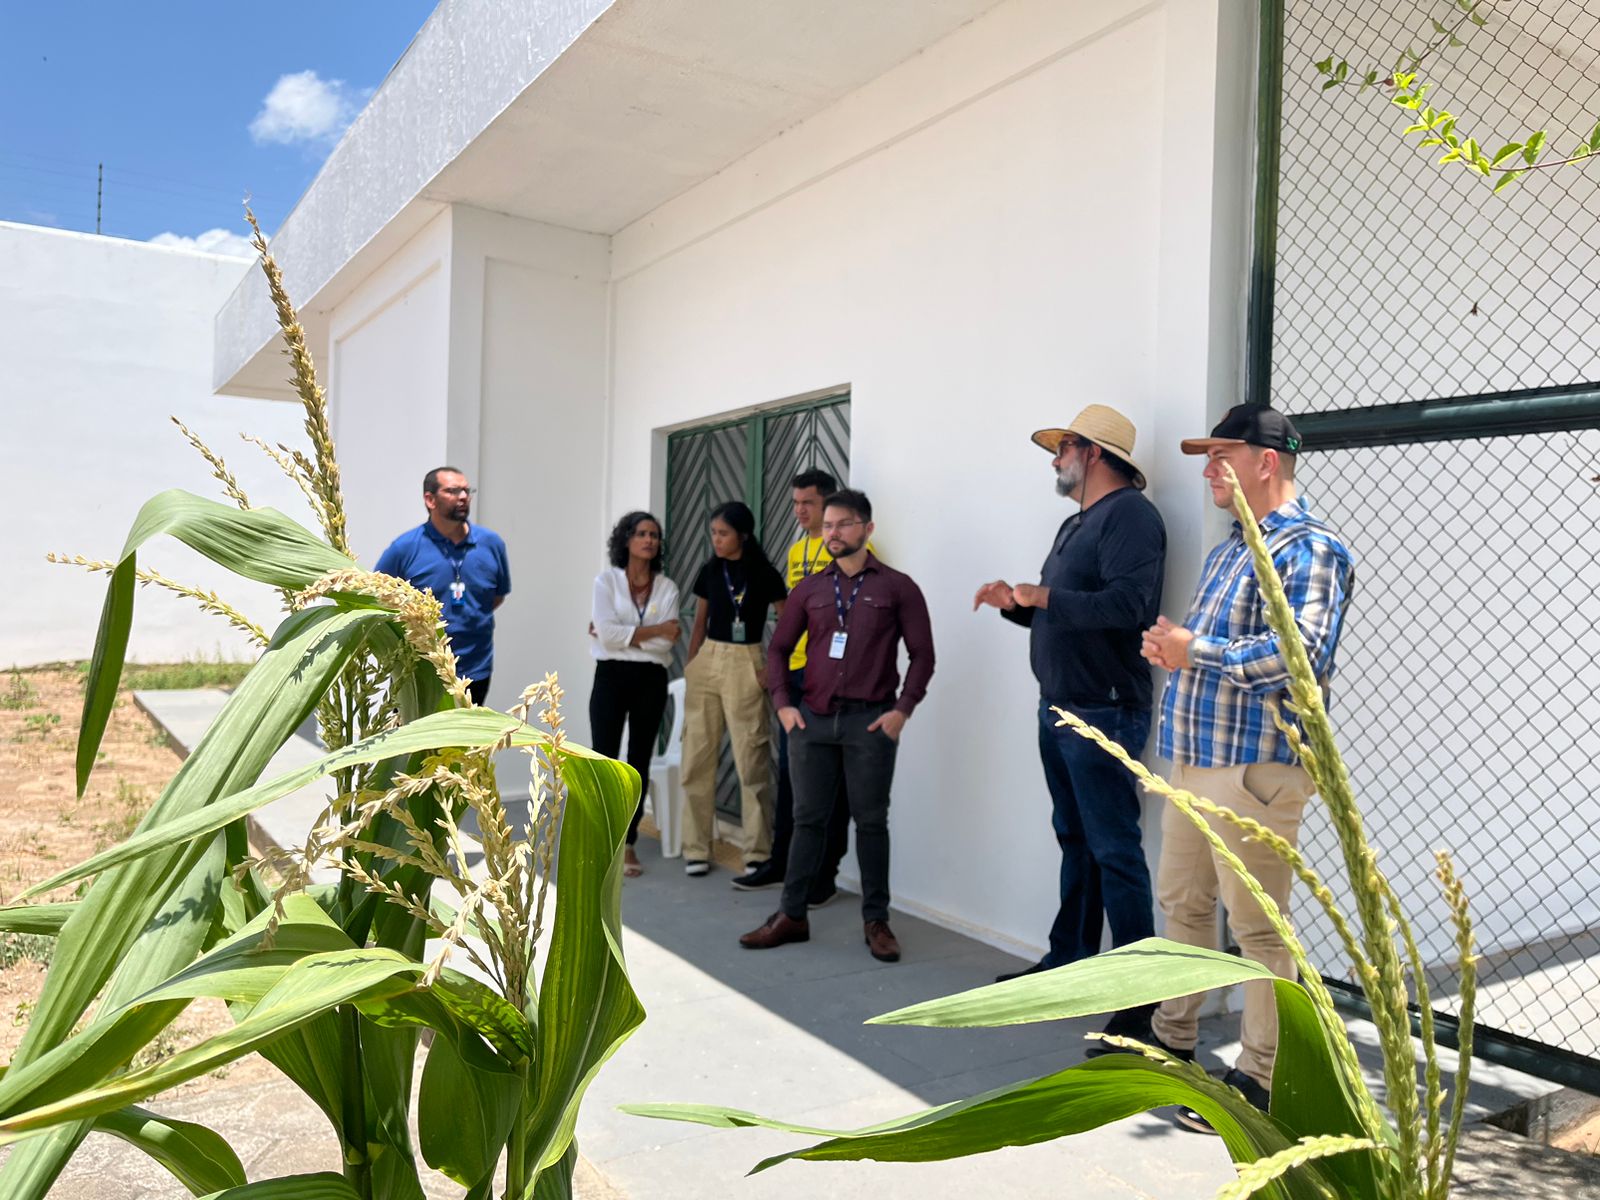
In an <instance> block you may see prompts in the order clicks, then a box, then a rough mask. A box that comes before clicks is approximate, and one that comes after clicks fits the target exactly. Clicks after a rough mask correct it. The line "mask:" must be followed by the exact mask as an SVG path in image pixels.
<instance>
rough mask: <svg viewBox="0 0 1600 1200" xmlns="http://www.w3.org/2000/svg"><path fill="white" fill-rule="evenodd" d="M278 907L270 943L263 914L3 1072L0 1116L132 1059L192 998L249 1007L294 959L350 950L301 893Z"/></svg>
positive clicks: (89, 1082)
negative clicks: (265, 940) (279, 921)
mask: <svg viewBox="0 0 1600 1200" xmlns="http://www.w3.org/2000/svg"><path fill="white" fill-rule="evenodd" d="M284 911H285V920H284V923H283V925H282V926H281V927H280V929H279V930H278V936H277V938H276V939H274V942H273V945H272V946H271V947H270V948H266V947H264V946H263V945H262V936H263V930H264V929H265V926H266V923H267V917H268V915H269V914H267V913H262V914H261V915H260V916H259V917H258V918H257V919H256V920H255V921H253V922H252V923H251V924H250V925H249V926H247V927H246V928H245V929H244V930H242V931H241V932H240V933H239V934H237V935H235V936H234V937H233V938H230V939H229V940H228V941H226V942H223V943H222V944H220V945H218V946H217V947H216V948H214V949H213V950H212V951H211V952H210V953H209V954H207V955H205V957H203V958H202V959H200V960H199V961H198V962H196V963H194V964H193V965H192V966H189V967H187V968H185V969H184V970H181V971H179V972H178V973H177V974H175V975H174V976H172V977H171V978H170V979H168V980H166V981H164V982H163V983H161V984H160V985H159V986H157V987H155V988H152V989H150V990H149V991H146V992H145V993H143V994H142V995H140V996H139V997H137V998H136V999H134V1000H132V1001H130V1002H129V1003H128V1004H126V1005H123V1006H122V1007H121V1008H119V1009H116V1010H115V1011H110V1012H106V1013H103V1014H102V1015H101V1016H100V1017H99V1018H98V1019H96V1020H95V1021H94V1022H92V1023H91V1024H90V1025H88V1026H87V1027H85V1028H84V1029H83V1030H82V1031H81V1032H79V1033H77V1034H76V1035H74V1036H73V1037H71V1038H68V1039H67V1040H66V1041H65V1042H63V1043H62V1044H61V1045H59V1046H56V1047H54V1048H53V1049H51V1050H49V1051H47V1052H46V1053H44V1054H43V1055H41V1056H40V1057H38V1058H36V1059H34V1060H32V1061H30V1062H27V1063H24V1064H22V1065H20V1066H14V1067H13V1068H12V1069H11V1070H9V1071H7V1072H6V1074H5V1076H4V1077H3V1078H0V1114H3V1115H9V1114H11V1113H16V1112H20V1111H23V1110H25V1109H28V1108H37V1107H39V1106H41V1105H44V1104H48V1103H51V1102H54V1101H56V1100H60V1099H62V1098H64V1097H66V1096H69V1095H71V1094H72V1093H74V1092H76V1091H78V1090H81V1089H84V1088H91V1087H95V1086H97V1085H99V1084H100V1083H101V1082H103V1081H104V1080H105V1079H107V1078H109V1077H110V1076H111V1075H112V1074H114V1073H115V1072H116V1071H118V1070H119V1069H121V1068H122V1067H123V1066H124V1065H125V1064H127V1063H128V1062H129V1061H131V1060H132V1058H133V1057H134V1055H136V1054H137V1053H138V1052H139V1051H140V1050H141V1049H143V1048H144V1046H146V1045H147V1044H148V1043H149V1042H150V1041H151V1040H152V1039H153V1038H154V1037H155V1036H156V1034H158V1033H160V1032H161V1030H162V1029H164V1028H165V1027H166V1026H167V1024H168V1023H170V1021H171V1019H172V1017H173V1016H175V1015H176V1014H177V1013H178V1012H180V1011H182V1009H183V1008H184V1007H185V1006H186V1005H187V1004H188V1002H189V1001H191V1000H194V999H196V998H198V997H201V996H209V997H215V998H217V999H222V1000H228V1001H240V1002H245V1003H247V1004H254V1003H256V1002H258V1001H260V1000H261V998H262V997H263V996H265V995H266V994H267V992H269V991H270V990H271V989H272V988H273V987H274V986H275V985H276V984H277V983H278V982H279V980H281V979H282V978H283V975H284V973H285V972H286V971H287V970H288V969H289V967H290V966H292V965H293V964H294V963H295V962H297V961H299V960H300V959H302V958H305V957H307V956H308V955H311V954H318V953H326V952H330V951H335V950H341V949H350V948H351V942H350V939H349V938H348V937H346V936H345V935H344V933H343V931H341V930H340V929H339V927H338V926H336V925H334V924H333V922H331V921H330V920H329V919H328V918H327V916H326V915H325V914H324V913H323V912H322V910H321V909H320V908H318V907H317V906H316V905H315V904H314V903H312V902H311V901H310V900H308V899H306V898H305V897H304V896H290V897H287V898H286V900H285V902H284Z"/></svg>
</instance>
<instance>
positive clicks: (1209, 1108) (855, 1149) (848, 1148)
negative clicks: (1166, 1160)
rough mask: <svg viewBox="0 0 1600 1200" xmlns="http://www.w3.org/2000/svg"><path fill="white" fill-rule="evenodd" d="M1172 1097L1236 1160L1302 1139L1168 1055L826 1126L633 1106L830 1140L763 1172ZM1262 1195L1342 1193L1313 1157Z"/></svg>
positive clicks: (907, 1158)
mask: <svg viewBox="0 0 1600 1200" xmlns="http://www.w3.org/2000/svg"><path fill="white" fill-rule="evenodd" d="M1168 1104H1183V1105H1188V1106H1191V1107H1193V1108H1194V1109H1195V1110H1196V1111H1198V1112H1199V1113H1200V1114H1201V1115H1202V1116H1204V1117H1205V1118H1206V1119H1207V1120H1208V1121H1210V1122H1211V1124H1212V1126H1213V1128H1215V1129H1216V1130H1217V1132H1218V1133H1219V1134H1220V1135H1221V1137H1222V1141H1223V1143H1224V1145H1226V1147H1227V1149H1228V1153H1229V1155H1230V1156H1231V1157H1232V1159H1233V1161H1234V1162H1238V1163H1245V1162H1253V1161H1255V1160H1256V1159H1260V1158H1265V1157H1267V1156H1269V1155H1272V1154H1276V1153H1278V1152H1280V1151H1282V1150H1285V1149H1287V1148H1288V1147H1289V1145H1290V1144H1291V1143H1292V1140H1293V1139H1292V1138H1290V1137H1289V1136H1288V1135H1287V1134H1286V1133H1285V1131H1284V1130H1283V1129H1282V1128H1280V1126H1279V1125H1278V1124H1277V1123H1276V1122H1275V1121H1273V1120H1272V1118H1270V1117H1268V1116H1267V1115H1266V1114H1264V1113H1262V1112H1260V1111H1258V1110H1257V1109H1255V1108H1254V1107H1252V1106H1251V1105H1250V1103H1249V1102H1248V1101H1246V1100H1245V1099H1244V1098H1243V1097H1242V1096H1240V1095H1239V1094H1238V1093H1236V1092H1234V1091H1233V1090H1232V1089H1230V1088H1227V1087H1224V1086H1223V1085H1222V1084H1221V1083H1218V1082H1217V1081H1216V1080H1212V1079H1209V1078H1208V1077H1207V1076H1206V1074H1205V1072H1203V1071H1201V1070H1200V1069H1199V1068H1198V1067H1195V1066H1193V1065H1192V1064H1158V1063H1155V1062H1152V1061H1150V1060H1148V1059H1145V1058H1143V1057H1140V1056H1138V1055H1131V1054H1112V1055H1106V1056H1105V1057H1103V1058H1095V1059H1090V1060H1089V1061H1088V1062H1085V1063H1081V1064H1079V1065H1078V1066H1074V1067H1068V1068H1067V1069H1066V1070H1064V1071H1058V1072H1056V1073H1055V1074H1053V1075H1046V1076H1044V1077H1042V1078H1040V1079H1034V1080H1029V1081H1027V1082H1024V1083H1016V1084H1010V1085H1008V1086H1006V1087H1002V1088H996V1089H995V1090H993V1091H989V1092H985V1093H983V1094H982V1095H979V1096H973V1097H971V1098H969V1099H966V1100H960V1101H956V1102H955V1103H951V1104H943V1105H939V1106H938V1107H935V1108H930V1109H925V1110H924V1111H922V1112H919V1113H913V1114H911V1115H910V1116H906V1117H901V1118H897V1119H895V1120H891V1121H885V1122H882V1123H880V1124H877V1125H870V1126H867V1127H866V1128H863V1129H854V1130H838V1129H821V1128H817V1127H815V1126H810V1125H799V1124H794V1123H791V1122H787V1121H776V1120H773V1119H771V1118H768V1117H762V1116H758V1115H756V1114H754V1113H749V1112H744V1111H742V1110H740V1109H733V1108H724V1107H721V1106H714V1105H695V1104H629V1105H624V1106H623V1111H624V1112H628V1113H632V1114H634V1115H635V1116H643V1117H655V1118H658V1119H663V1120H672V1121H688V1122H691V1123H694V1124H699V1125H709V1126H712V1127H714V1128H721V1129H737V1128H752V1127H759V1128H765V1129H777V1130H782V1131H784V1132H788V1133H797V1134H805V1135H809V1136H813V1137H822V1138H825V1139H826V1140H825V1141H822V1142H820V1143H818V1144H816V1145H813V1146H809V1147H807V1148H805V1149H803V1150H796V1151H791V1152H790V1153H787V1154H780V1155H776V1156H774V1157H772V1158H768V1159H765V1160H764V1161H762V1162H761V1163H759V1164H758V1165H757V1166H756V1167H755V1168H754V1170H756V1171H763V1170H766V1169H768V1168H769V1167H773V1166H776V1165H777V1164H778V1163H781V1162H786V1161H788V1160H790V1159H803V1160H809V1161H815V1162H839V1161H851V1160H857V1159H873V1160H875V1161H878V1162H940V1161H943V1160H945V1159H950V1158H959V1157H962V1156H965V1155H970V1154H983V1153H987V1152H988V1151H991V1150H998V1149H1001V1148H1003V1147H1006V1146H1029V1145H1034V1144H1036V1143H1038V1142H1045V1141H1051V1140H1053V1139H1055V1138H1058V1137H1064V1136H1067V1135H1070V1134H1074V1133H1083V1132H1085V1131H1086V1130H1090V1129H1097V1128H1099V1127H1101V1126H1103V1125H1108V1124H1110V1123H1111V1122H1112V1121H1118V1120H1121V1119H1123V1118H1124V1117H1130V1116H1133V1115H1134V1114H1136V1113H1142V1112H1147V1111H1149V1110H1150V1109H1152V1108H1159V1107H1162V1106H1163V1105H1168ZM1261 1194H1262V1195H1264V1196H1269V1197H1277V1198H1278V1200H1302V1198H1309V1197H1318V1198H1325V1197H1327V1196H1330V1195H1334V1194H1336V1193H1335V1192H1334V1190H1333V1188H1332V1187H1331V1186H1330V1184H1329V1181H1328V1178H1327V1177H1326V1176H1325V1175H1324V1174H1323V1172H1322V1170H1321V1164H1310V1165H1308V1167H1307V1168H1306V1169H1304V1170H1297V1171H1296V1172H1294V1173H1293V1174H1291V1175H1289V1176H1286V1177H1285V1178H1283V1179H1280V1180H1276V1181H1274V1182H1273V1183H1271V1184H1269V1185H1268V1186H1267V1188H1266V1189H1264V1190H1263V1191H1262V1193H1261Z"/></svg>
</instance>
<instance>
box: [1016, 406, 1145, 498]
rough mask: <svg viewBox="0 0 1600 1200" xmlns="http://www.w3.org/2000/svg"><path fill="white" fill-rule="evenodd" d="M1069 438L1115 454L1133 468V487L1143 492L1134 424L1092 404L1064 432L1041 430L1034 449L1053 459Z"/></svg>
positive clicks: (1035, 438)
mask: <svg viewBox="0 0 1600 1200" xmlns="http://www.w3.org/2000/svg"><path fill="white" fill-rule="evenodd" d="M1069 434H1071V435H1074V436H1076V437H1081V438H1083V439H1084V440H1085V441H1089V442H1093V443H1094V444H1095V445H1096V446H1099V447H1100V449H1102V450H1104V451H1105V452H1106V453H1107V454H1115V455H1116V456H1117V457H1118V458H1120V459H1121V460H1122V461H1123V462H1125V463H1127V464H1128V465H1129V466H1130V467H1132V468H1133V486H1134V487H1136V488H1143V487H1144V484H1145V479H1144V471H1143V470H1141V469H1140V467H1139V464H1138V463H1136V462H1134V461H1133V439H1134V437H1135V436H1136V435H1137V431H1136V430H1135V429H1134V427H1133V422H1132V421H1130V420H1128V418H1127V417H1125V416H1123V415H1122V414H1121V413H1119V412H1118V411H1117V410H1116V409H1114V408H1110V407H1108V406H1106V405H1104V404H1091V405H1089V407H1088V408H1086V409H1084V410H1083V411H1082V412H1081V413H1079V414H1078V415H1077V416H1075V417H1073V418H1072V424H1070V425H1068V426H1067V427H1066V428H1065V429H1041V430H1039V431H1038V432H1037V433H1035V434H1034V435H1033V442H1034V445H1036V446H1039V447H1041V448H1043V449H1045V450H1048V451H1049V452H1050V453H1051V454H1052V455H1053V454H1055V453H1056V452H1057V451H1058V450H1060V448H1061V439H1062V438H1064V437H1066V436H1068V435H1069Z"/></svg>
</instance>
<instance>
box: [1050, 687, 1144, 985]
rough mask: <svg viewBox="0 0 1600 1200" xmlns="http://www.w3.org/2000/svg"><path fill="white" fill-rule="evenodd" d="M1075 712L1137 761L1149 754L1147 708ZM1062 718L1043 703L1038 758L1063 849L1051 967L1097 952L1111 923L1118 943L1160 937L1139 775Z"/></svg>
mask: <svg viewBox="0 0 1600 1200" xmlns="http://www.w3.org/2000/svg"><path fill="white" fill-rule="evenodd" d="M1062 707H1063V708H1066V707H1068V706H1067V705H1062ZM1071 711H1072V712H1073V713H1074V714H1075V715H1077V716H1079V717H1082V718H1083V719H1084V720H1085V721H1087V722H1089V724H1091V725H1093V726H1095V728H1097V729H1099V730H1100V731H1101V732H1102V733H1104V734H1105V735H1106V736H1107V737H1109V738H1111V739H1112V740H1113V741H1115V742H1117V743H1118V744H1119V745H1120V746H1121V747H1122V748H1123V749H1124V750H1126V751H1127V752H1128V753H1129V754H1131V755H1132V756H1133V757H1134V758H1138V757H1139V755H1140V754H1142V753H1143V752H1144V744H1145V742H1146V740H1147V739H1148V738H1149V736H1150V713H1149V710H1147V709H1133V708H1119V707H1110V706H1107V707H1100V706H1088V705H1083V706H1079V705H1073V706H1071ZM1058 719H1059V718H1057V716H1056V715H1055V713H1053V712H1051V711H1050V702H1049V701H1047V700H1041V701H1040V702H1039V757H1040V759H1041V760H1042V761H1043V763H1044V778H1045V782H1046V783H1047V784H1048V785H1049V787H1050V799H1051V801H1052V803H1053V805H1054V809H1055V811H1054V814H1053V816H1052V822H1051V823H1052V824H1053V825H1054V826H1055V831H1056V841H1057V842H1058V843H1059V844H1060V846H1061V908H1060V910H1059V911H1058V912H1057V913H1056V919H1055V924H1053V925H1052V926H1051V927H1050V952H1049V953H1048V954H1047V955H1045V958H1044V963H1045V965H1046V966H1049V967H1059V966H1062V965H1064V964H1066V963H1070V962H1077V961H1078V960H1079V959H1081V958H1088V957H1089V956H1090V955H1092V954H1096V953H1098V952H1099V950H1100V934H1101V930H1102V929H1103V928H1104V926H1105V924H1106V923H1107V922H1109V923H1110V925H1111V943H1112V945H1114V946H1125V945H1127V944H1128V943H1129V942H1136V941H1138V940H1139V939H1140V938H1147V937H1154V936H1155V912H1154V897H1153V895H1152V892H1151V887H1150V868H1149V866H1148V865H1147V864H1146V862H1145V857H1144V847H1143V845H1142V844H1141V842H1140V833H1139V814H1140V811H1141V810H1140V804H1139V793H1138V791H1137V789H1136V788H1135V786H1134V781H1133V776H1132V775H1131V774H1130V773H1129V771H1128V769H1127V768H1126V767H1124V766H1123V765H1122V764H1121V763H1119V762H1118V761H1117V760H1116V759H1114V758H1112V757H1111V756H1110V755H1109V754H1107V753H1106V752H1105V751H1104V750H1102V749H1100V747H1099V746H1096V745H1095V744H1094V743H1093V742H1091V741H1088V740H1087V739H1086V738H1084V737H1082V736H1080V735H1079V734H1077V733H1074V732H1073V731H1072V729H1071V728H1069V727H1068V726H1065V725H1063V726H1059V727H1058V726H1057V725H1056V722H1057V720H1058Z"/></svg>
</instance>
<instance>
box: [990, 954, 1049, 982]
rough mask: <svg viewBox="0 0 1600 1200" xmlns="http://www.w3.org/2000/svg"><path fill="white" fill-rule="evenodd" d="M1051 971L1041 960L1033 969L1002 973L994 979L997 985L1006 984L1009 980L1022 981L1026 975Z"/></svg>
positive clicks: (1024, 968) (1025, 968) (1027, 968)
mask: <svg viewBox="0 0 1600 1200" xmlns="http://www.w3.org/2000/svg"><path fill="white" fill-rule="evenodd" d="M1049 969H1050V968H1049V967H1047V966H1045V965H1044V960H1043V959H1040V960H1039V961H1038V962H1036V963H1034V964H1033V965H1032V966H1031V967H1023V968H1022V970H1020V971H1002V972H1001V973H1000V974H998V975H996V976H995V977H994V981H995V982H996V983H1004V982H1005V981H1006V980H1008V979H1021V978H1022V977H1023V976H1024V975H1037V974H1038V973H1039V972H1040V971H1048V970H1049Z"/></svg>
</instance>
